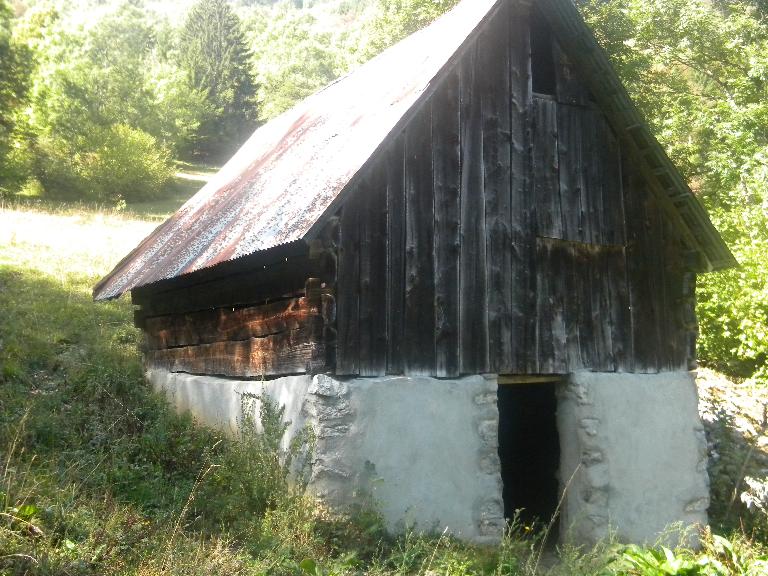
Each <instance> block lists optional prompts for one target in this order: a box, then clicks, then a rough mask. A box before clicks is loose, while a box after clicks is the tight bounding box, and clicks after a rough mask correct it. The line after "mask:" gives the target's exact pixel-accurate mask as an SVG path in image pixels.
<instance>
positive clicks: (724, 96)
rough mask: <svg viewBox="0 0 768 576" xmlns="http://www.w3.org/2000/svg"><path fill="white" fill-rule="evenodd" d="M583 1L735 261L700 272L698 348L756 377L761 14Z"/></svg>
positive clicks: (767, 315) (760, 338) (749, 9)
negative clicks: (728, 267) (732, 266)
mask: <svg viewBox="0 0 768 576" xmlns="http://www.w3.org/2000/svg"><path fill="white" fill-rule="evenodd" d="M582 9H583V11H584V13H585V15H586V17H587V19H588V21H589V22H590V24H591V25H592V26H593V28H594V29H595V30H596V33H597V35H598V37H599V39H600V41H601V42H602V44H603V46H604V47H605V48H606V49H607V50H608V52H609V54H610V56H611V57H612V59H613V61H614V63H615V64H616V66H617V68H618V70H619V73H620V75H621V77H622V79H623V80H624V82H625V84H626V85H627V87H628V89H629V91H630V93H631V94H632V96H633V98H634V100H635V101H636V102H637V103H638V104H639V106H640V108H641V109H642V111H643V112H644V114H645V116H646V118H647V119H648V120H649V122H650V123H651V125H652V127H653V129H654V132H655V134H656V136H657V137H658V138H659V140H660V141H661V143H662V144H663V145H664V146H665V147H666V149H667V151H668V152H669V154H670V156H671V157H672V159H673V160H674V161H675V163H676V164H677V165H678V166H679V167H681V169H682V170H683V172H684V173H685V175H686V176H687V178H688V180H689V182H690V183H691V185H692V187H693V189H694V191H695V192H696V193H697V195H698V197H699V198H700V199H701V201H702V202H703V203H704V204H705V206H706V207H707V208H708V210H709V212H710V214H711V216H712V218H713V221H714V223H715V225H716V226H717V227H718V228H719V230H720V231H721V232H722V234H723V236H724V238H725V239H726V241H727V242H728V244H729V245H730V247H731V248H732V250H733V252H734V254H735V255H736V257H737V259H738V260H739V261H740V262H741V264H742V266H741V267H740V268H739V269H737V270H733V271H729V272H726V273H720V274H709V275H705V276H702V277H701V279H700V282H699V289H698V301H699V306H698V316H699V322H700V328H701V338H700V340H699V356H700V358H701V360H702V361H703V362H704V363H705V364H708V365H712V366H714V367H717V368H718V369H721V370H724V371H726V372H728V373H730V374H732V375H736V376H742V377H748V376H753V375H754V376H756V377H758V378H760V379H763V380H765V377H766V374H765V368H761V367H763V366H764V365H765V360H766V354H767V353H768V259H766V256H765V255H766V254H768V193H766V191H767V190H768V133H767V132H766V128H765V127H766V126H768V20H766V19H765V18H764V16H761V14H760V13H759V12H758V10H757V8H756V7H755V3H754V2H751V1H745V0H736V1H731V2H727V3H720V5H719V6H718V5H716V4H714V3H712V2H709V1H706V0H650V1H646V0H607V1H602V0H590V1H587V2H584V3H582ZM756 371H757V372H756Z"/></svg>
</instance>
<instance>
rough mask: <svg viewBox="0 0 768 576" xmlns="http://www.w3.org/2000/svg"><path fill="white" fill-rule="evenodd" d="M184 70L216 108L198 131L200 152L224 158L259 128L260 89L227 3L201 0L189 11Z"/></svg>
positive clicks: (183, 43)
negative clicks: (257, 123)
mask: <svg viewBox="0 0 768 576" xmlns="http://www.w3.org/2000/svg"><path fill="white" fill-rule="evenodd" d="M179 52H180V62H181V67H182V68H183V69H184V70H185V71H186V72H187V75H188V79H189V83H190V84H191V86H192V87H194V88H195V89H198V90H201V91H203V92H204V93H205V95H206V98H207V100H208V102H209V104H210V105H211V107H212V109H213V115H212V117H211V118H209V119H207V120H206V121H205V122H203V123H202V124H201V126H200V129H199V130H198V134H197V136H198V143H197V149H198V152H199V153H201V154H203V155H206V156H211V157H217V158H222V157H226V156H227V155H229V154H230V153H231V152H232V151H233V149H234V148H236V147H237V146H239V145H240V144H242V143H243V141H244V140H245V139H246V138H247V137H248V136H249V135H250V133H251V132H252V131H253V129H254V128H255V125H256V118H257V110H256V86H255V82H254V80H253V77H252V76H251V71H250V57H251V55H250V52H249V51H248V45H247V43H246V40H245V35H244V33H243V31H242V28H241V25H240V19H239V18H238V17H237V15H236V14H235V13H234V12H233V11H232V9H231V8H230V6H229V4H228V3H227V1H226V0H201V1H200V2H198V3H197V4H196V5H195V6H193V7H192V9H191V10H190V13H189V16H188V17H187V20H186V23H185V25H184V28H183V30H182V32H181V37H180V45H179Z"/></svg>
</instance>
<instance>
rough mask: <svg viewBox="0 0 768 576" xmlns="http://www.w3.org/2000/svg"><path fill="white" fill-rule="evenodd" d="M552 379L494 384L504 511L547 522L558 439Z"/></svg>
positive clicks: (552, 501)
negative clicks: (496, 393)
mask: <svg viewBox="0 0 768 576" xmlns="http://www.w3.org/2000/svg"><path fill="white" fill-rule="evenodd" d="M555 385H556V383H555V382H537V383H516V384H501V385H500V386H499V393H498V395H499V397H498V401H499V402H498V405H499V457H500V459H501V479H502V480H503V482H504V492H503V494H504V515H505V516H506V517H507V518H512V517H513V516H514V515H515V511H516V510H520V509H522V512H521V513H520V520H522V521H523V522H525V523H526V524H530V523H532V522H534V521H536V520H538V521H539V522H542V523H544V525H546V524H548V523H549V521H550V519H551V518H552V516H553V515H554V513H555V509H556V508H557V501H558V491H559V484H558V479H557V471H558V468H559V466H560V441H559V438H558V434H557V422H556V420H555V411H556V409H557V402H556V399H555Z"/></svg>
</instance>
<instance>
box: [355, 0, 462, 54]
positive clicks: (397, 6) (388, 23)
mask: <svg viewBox="0 0 768 576" xmlns="http://www.w3.org/2000/svg"><path fill="white" fill-rule="evenodd" d="M457 3H458V0H377V9H378V14H377V15H376V17H375V18H374V19H373V22H372V23H371V26H370V32H369V36H370V40H369V44H368V47H367V50H366V52H367V53H368V56H375V55H376V54H378V53H379V52H381V51H382V50H384V49H385V48H387V47H389V46H391V45H393V44H395V43H396V42H398V41H400V40H402V39H403V38H405V37H406V36H409V35H410V34H413V33H414V32H416V31H417V30H420V29H421V28H424V27H425V26H427V25H428V24H430V23H431V22H432V21H433V20H435V19H436V18H437V17H438V16H440V15H441V14H443V13H445V12H446V11H447V10H449V9H451V8H453V7H454V6H455V5H456V4H457Z"/></svg>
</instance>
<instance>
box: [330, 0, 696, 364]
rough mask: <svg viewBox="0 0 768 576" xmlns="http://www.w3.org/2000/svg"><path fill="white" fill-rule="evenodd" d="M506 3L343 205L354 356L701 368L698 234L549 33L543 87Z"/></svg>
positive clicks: (374, 360)
mask: <svg viewBox="0 0 768 576" xmlns="http://www.w3.org/2000/svg"><path fill="white" fill-rule="evenodd" d="M505 10H506V11H505V12H504V13H503V15H502V16H501V17H497V18H496V19H494V20H493V21H492V22H491V23H490V25H489V26H488V30H487V31H486V32H485V33H484V34H483V35H481V36H480V37H479V39H478V40H477V41H476V42H475V43H474V44H473V45H471V46H469V47H468V49H467V50H466V52H465V53H464V54H463V56H462V58H461V59H460V61H459V62H458V63H456V65H455V66H454V67H453V68H452V69H451V70H450V71H449V73H448V74H447V75H446V77H445V79H444V80H443V82H442V85H441V86H440V87H439V88H438V89H437V91H436V93H435V94H434V95H433V96H432V97H431V99H430V100H429V101H428V102H427V104H426V105H425V106H424V107H423V108H422V109H421V110H420V111H419V112H418V113H417V115H416V116H415V117H414V118H413V120H412V121H411V122H410V123H409V125H408V126H407V128H406V129H405V130H404V131H403V132H402V133H400V134H398V135H395V137H394V138H393V139H392V141H391V143H390V145H389V146H388V148H387V149H386V150H385V151H384V152H383V154H382V155H381V156H380V159H379V160H377V161H375V162H373V165H372V167H371V169H370V171H369V172H368V173H367V174H366V177H365V178H362V179H360V180H359V181H358V183H357V185H356V188H355V189H354V190H351V191H350V194H349V197H348V198H349V200H348V201H347V203H346V204H345V205H344V206H343V207H342V209H341V213H340V216H341V222H342V226H341V231H340V236H339V262H340V266H339V269H338V273H339V276H338V278H339V282H338V290H337V293H336V298H337V304H338V311H339V315H338V323H337V326H338V330H339V340H338V347H337V352H336V357H337V364H336V372H337V374H342V375H345V374H364V375H379V374H385V373H391V374H401V373H405V374H410V375H418V374H424V375H433V376H439V377H451V376H457V375H459V374H468V373H486V372H491V373H500V374H559V373H567V372H570V371H574V370H583V369H588V370H599V371H615V370H619V371H634V372H655V371H659V370H668V369H679V368H686V367H687V363H688V361H689V358H691V354H692V349H691V340H692V338H691V334H692V333H694V332H695V317H692V314H691V313H690V310H691V308H692V302H693V291H692V288H689V286H691V284H692V282H691V280H690V277H691V275H690V274H688V273H686V266H685V262H684V260H685V257H684V254H685V251H684V249H683V244H682V240H681V238H680V236H679V235H678V234H676V233H675V231H674V228H673V226H672V225H671V224H670V223H669V222H667V221H666V219H665V217H664V216H663V214H662V212H661V210H660V208H659V206H658V205H657V203H656V202H655V200H654V199H653V195H652V194H651V193H650V191H649V190H648V188H647V186H645V184H644V181H643V178H642V177H641V176H640V174H639V172H637V171H636V170H635V169H634V168H633V162H632V160H631V159H630V158H628V157H627V155H626V154H624V153H623V152H622V149H621V145H620V143H619V141H618V139H617V137H616V136H615V134H614V133H613V131H612V129H611V127H610V126H609V125H608V122H607V121H606V119H605V117H604V116H603V114H602V113H601V112H600V111H599V110H598V109H597V108H596V105H595V104H594V102H593V101H592V98H591V96H590V94H589V91H588V90H587V89H586V88H585V87H584V85H583V84H582V83H581V82H580V81H579V79H578V77H577V75H576V74H575V72H574V71H573V70H572V69H571V65H570V63H569V62H568V59H567V57H566V56H565V55H564V54H563V53H562V51H560V49H559V47H558V46H557V44H556V42H555V41H554V40H551V39H548V37H546V36H545V37H544V38H545V39H546V40H547V42H549V45H550V46H551V49H552V56H553V57H552V59H551V60H550V65H552V63H554V64H553V66H554V69H553V70H551V71H546V70H545V71H544V73H550V72H551V73H552V74H554V77H553V78H551V79H549V81H545V82H541V81H539V82H538V83H537V84H538V85H539V86H552V87H553V89H552V92H553V93H552V94H536V93H533V92H532V85H533V82H532V76H533V75H535V74H537V70H536V69H535V66H536V61H535V59H534V61H533V62H531V61H530V58H529V57H528V55H529V54H530V52H531V50H530V34H529V30H530V28H529V26H528V22H529V20H528V17H527V15H525V14H523V13H521V12H520V11H521V10H525V7H523V6H520V5H514V6H511V5H507V8H505ZM513 11H514V13H513ZM540 28H541V24H540V23H539V24H537V28H535V29H534V31H533V33H534V34H537V35H538V36H537V42H539V49H540V45H541V41H542V36H541V30H540ZM538 73H541V71H539V72H538ZM370 231H375V232H374V233H370Z"/></svg>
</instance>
